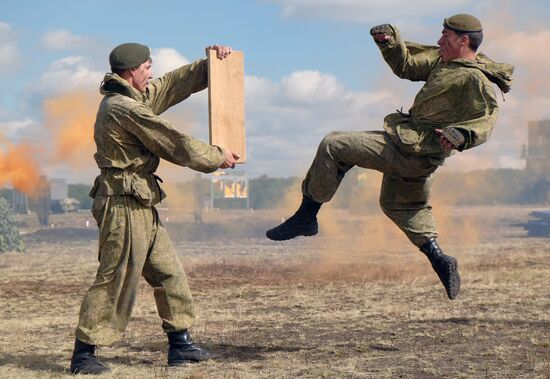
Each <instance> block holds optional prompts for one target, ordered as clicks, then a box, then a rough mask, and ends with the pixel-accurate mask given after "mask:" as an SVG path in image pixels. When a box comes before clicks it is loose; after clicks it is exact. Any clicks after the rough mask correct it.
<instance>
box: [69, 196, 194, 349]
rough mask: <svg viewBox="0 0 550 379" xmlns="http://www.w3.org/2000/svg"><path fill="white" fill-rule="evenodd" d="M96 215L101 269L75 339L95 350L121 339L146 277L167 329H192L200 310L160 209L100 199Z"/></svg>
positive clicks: (123, 199) (127, 199)
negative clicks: (93, 347) (142, 279)
mask: <svg viewBox="0 0 550 379" xmlns="http://www.w3.org/2000/svg"><path fill="white" fill-rule="evenodd" d="M92 213H93V215H94V218H95V219H96V221H97V225H98V227H99V268H98V270H97V274H96V278H95V281H94V283H93V284H92V286H91V287H90V288H89V290H88V292H87V293H86V295H85V297H84V300H83V302H82V306H81V308H80V319H79V323H78V327H77V329H76V337H77V338H78V339H79V340H81V341H82V342H85V343H88V344H91V345H109V344H111V343H113V342H114V341H116V340H118V339H120V338H121V337H122V334H123V332H124V330H125V329H126V326H127V324H128V321H129V319H130V316H131V313H132V309H133V306H134V303H135V300H136V297H137V294H138V289H139V280H140V277H141V276H142V275H143V277H144V278H145V280H146V281H147V282H148V283H149V284H150V285H151V286H152V287H153V288H154V294H155V300H156V304H157V310H158V314H159V316H160V317H161V319H162V327H163V329H164V330H165V331H166V332H171V331H179V330H183V329H187V328H189V327H191V326H192V325H193V323H194V321H195V310H194V305H193V299H192V296H191V292H190V290H189V285H188V284H187V278H186V276H185V272H184V270H183V267H182V265H181V262H180V261H179V259H178V257H177V254H176V252H175V250H174V248H173V247H172V244H171V242H170V239H169V238H168V234H167V233H166V230H165V229H164V226H163V225H162V222H161V221H160V220H159V217H158V213H157V211H156V209H155V207H148V206H144V205H143V204H141V203H140V202H139V201H138V200H137V199H136V198H135V197H133V196H125V195H112V196H102V195H98V196H96V198H95V199H94V203H93V208H92Z"/></svg>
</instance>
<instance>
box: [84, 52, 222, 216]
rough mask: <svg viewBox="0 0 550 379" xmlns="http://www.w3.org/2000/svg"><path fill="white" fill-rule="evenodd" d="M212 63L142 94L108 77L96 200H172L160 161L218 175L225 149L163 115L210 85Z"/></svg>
mask: <svg viewBox="0 0 550 379" xmlns="http://www.w3.org/2000/svg"><path fill="white" fill-rule="evenodd" d="M207 70H208V68H207V65H206V60H199V61H196V62H194V63H192V64H189V65H185V66H183V67H180V68H178V69H176V70H174V71H171V72H169V73H167V74H166V75H164V76H163V77H161V78H158V79H155V80H152V81H151V82H149V85H148V86H147V89H146V91H145V93H141V92H139V91H138V90H136V89H135V88H133V87H132V86H130V85H129V84H128V82H127V81H126V80H124V79H122V78H121V77H120V76H118V75H116V74H114V73H108V74H106V75H105V78H104V79H103V83H102V84H101V88H100V92H101V94H102V95H105V96H104V98H103V100H102V101H101V104H100V106H99V110H98V113H97V118H96V122H95V126H94V139H95V143H96V146H97V153H96V154H95V155H94V158H95V160H96V162H97V165H98V167H99V168H100V169H101V174H100V175H99V176H98V177H97V178H96V180H95V183H94V187H93V189H92V191H91V192H90V196H91V197H95V196H96V195H134V196H135V197H136V198H138V200H139V201H140V202H141V203H142V204H144V205H146V206H150V205H154V204H156V203H158V202H159V201H160V200H162V199H163V198H164V197H165V196H166V195H165V194H164V192H163V191H162V189H161V188H160V186H159V184H158V180H159V178H158V177H157V176H156V175H154V173H155V171H156V169H157V167H158V165H159V162H160V158H163V159H166V160H167V161H170V162H172V163H175V164H177V165H180V166H187V167H189V168H191V169H193V170H197V171H201V172H212V171H215V170H216V169H217V168H218V167H219V166H220V164H221V163H222V162H223V160H224V157H223V153H222V150H221V149H220V148H219V147H217V146H212V145H209V144H207V143H205V142H202V141H199V140H197V139H195V138H193V137H191V136H188V135H186V134H183V133H180V132H179V131H178V130H176V129H175V128H174V127H173V126H172V125H171V124H170V122H168V121H167V120H165V119H163V118H161V117H159V114H161V113H162V112H164V111H165V110H167V109H168V108H170V107H171V106H173V105H175V104H177V103H179V102H181V101H182V100H184V99H186V98H187V97H189V96H190V95H191V94H192V93H194V92H197V91H200V90H203V89H204V88H206V87H207V86H208V75H207Z"/></svg>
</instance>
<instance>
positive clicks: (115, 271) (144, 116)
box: [76, 60, 224, 345]
mask: <svg viewBox="0 0 550 379" xmlns="http://www.w3.org/2000/svg"><path fill="white" fill-rule="evenodd" d="M207 85H208V75H207V65H206V61H205V60H200V61H197V62H195V63H192V64H189V65H186V66H183V67H181V68H179V69H176V70H174V71H172V72H170V73H168V74H166V75H165V76H163V77H161V78H159V79H156V80H153V81H151V82H150V83H149V85H148V87H147V90H146V92H145V93H140V92H139V91H137V90H136V89H134V88H133V87H131V86H130V85H129V84H128V82H126V80H124V79H122V78H120V77H119V76H118V75H116V74H106V75H105V78H104V82H103V83H102V85H101V93H102V94H103V95H105V97H104V98H103V100H102V102H101V104H100V107H99V111H98V114H97V120H96V123H95V129H94V138H95V142H96V146H97V153H96V154H95V159H96V162H97V164H98V166H99V168H100V169H101V174H100V175H99V176H98V177H97V178H96V180H95V183H94V187H93V189H92V191H91V192H90V196H92V197H93V198H94V203H93V209H92V213H93V215H94V217H95V219H96V221H97V225H98V227H99V268H98V271H97V275H96V278H95V281H94V283H93V284H92V286H91V287H90V289H89V290H88V292H87V293H86V295H85V297H84V300H83V302H82V306H81V309H80V319H79V323H78V326H77V330H76V337H77V338H78V339H79V340H81V341H82V342H85V343H88V344H92V345H109V344H111V343H112V342H114V341H116V340H118V339H119V338H120V337H121V336H122V333H123V332H124V330H125V329H126V326H127V324H128V320H129V318H130V315H131V313H132V308H133V306H134V303H135V300H136V296H137V291H138V288H139V280H140V277H141V276H142V275H143V276H144V277H145V279H146V281H147V282H148V283H149V284H150V285H151V286H152V287H153V288H154V295H155V301H156V304H157V310H158V313H159V316H160V317H161V319H162V327H163V329H164V330H165V331H166V332H171V331H180V330H183V329H187V328H189V327H191V326H192V325H193V323H194V320H195V310H194V306H193V300H192V297H191V293H190V290H189V286H188V284H187V279H186V276H185V272H184V270H183V267H182V265H181V262H180V261H179V259H178V257H177V255H176V252H175V251H174V249H173V247H172V244H171V242H170V239H169V238H168V235H167V233H166V230H165V229H164V226H163V225H162V223H161V222H160V220H159V217H158V213H157V210H156V209H155V208H154V206H153V205H154V204H156V203H158V202H159V201H160V200H162V198H163V197H164V196H165V194H164V192H163V191H162V189H161V188H160V186H159V184H158V180H159V178H158V177H157V176H156V175H155V174H154V173H155V171H156V169H157V167H158V165H159V162H160V158H163V159H166V160H168V161H170V162H173V163H175V164H178V165H181V166H187V167H190V168H192V169H194V170H197V171H202V172H212V171H215V170H216V169H217V168H218V167H219V166H220V164H221V163H222V162H223V160H224V157H223V153H222V150H221V149H220V148H218V147H216V146H211V145H209V144H207V143H204V142H201V141H199V140H197V139H194V138H192V137H190V136H188V135H185V134H183V133H180V132H179V131H177V130H176V129H175V128H174V127H173V126H172V125H171V124H170V123H169V122H168V121H167V120H165V119H163V118H161V117H159V114H161V113H162V112H164V111H165V110H167V109H168V108H169V107H171V106H173V105H175V104H177V103H179V102H181V101H182V100H184V99H185V98H187V97H188V96H190V95H191V94H192V93H194V92H197V91H200V90H202V89H204V88H206V87H207Z"/></svg>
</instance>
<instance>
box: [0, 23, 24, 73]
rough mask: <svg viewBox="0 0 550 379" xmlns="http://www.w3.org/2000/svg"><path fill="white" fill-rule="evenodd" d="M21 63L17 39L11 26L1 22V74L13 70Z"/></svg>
mask: <svg viewBox="0 0 550 379" xmlns="http://www.w3.org/2000/svg"><path fill="white" fill-rule="evenodd" d="M19 63H20V55H19V49H18V47H17V39H16V36H15V33H14V32H13V30H12V29H11V27H10V26H9V25H8V24H6V23H4V22H0V66H1V67H2V70H0V75H6V74H9V73H11V72H13V71H14V70H15V69H16V68H17V67H18V66H19Z"/></svg>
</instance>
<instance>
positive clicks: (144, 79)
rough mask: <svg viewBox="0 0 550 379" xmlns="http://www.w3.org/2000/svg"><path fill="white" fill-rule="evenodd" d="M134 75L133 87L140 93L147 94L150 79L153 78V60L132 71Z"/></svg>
mask: <svg viewBox="0 0 550 379" xmlns="http://www.w3.org/2000/svg"><path fill="white" fill-rule="evenodd" d="M131 73H132V86H133V87H134V88H135V89H137V90H138V91H139V92H145V89H146V88H147V84H149V79H152V78H153V70H152V63H151V60H150V59H149V60H147V61H145V62H144V63H142V64H141V65H139V67H137V68H134V69H132V70H131Z"/></svg>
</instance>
